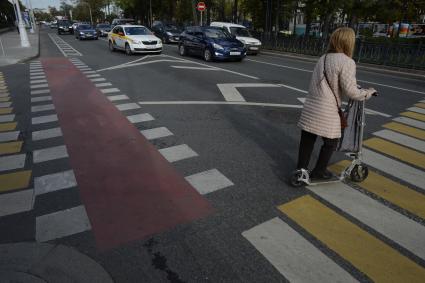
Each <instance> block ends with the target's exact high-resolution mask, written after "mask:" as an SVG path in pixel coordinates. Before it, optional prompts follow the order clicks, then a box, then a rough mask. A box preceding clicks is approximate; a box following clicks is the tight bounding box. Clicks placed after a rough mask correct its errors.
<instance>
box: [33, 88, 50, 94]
mask: <svg viewBox="0 0 425 283" xmlns="http://www.w3.org/2000/svg"><path fill="white" fill-rule="evenodd" d="M45 93H50V89H39V90H32V91H31V95H35V94H45Z"/></svg>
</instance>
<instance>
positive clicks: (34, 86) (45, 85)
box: [30, 84, 49, 89]
mask: <svg viewBox="0 0 425 283" xmlns="http://www.w3.org/2000/svg"><path fill="white" fill-rule="evenodd" d="M48 87H49V85H48V84H39V85H31V86H30V88H31V89H35V88H48Z"/></svg>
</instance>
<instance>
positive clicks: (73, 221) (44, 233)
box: [35, 205, 91, 242]
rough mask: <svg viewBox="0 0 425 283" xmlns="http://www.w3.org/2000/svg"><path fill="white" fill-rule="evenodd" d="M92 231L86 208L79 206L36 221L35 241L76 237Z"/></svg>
mask: <svg viewBox="0 0 425 283" xmlns="http://www.w3.org/2000/svg"><path fill="white" fill-rule="evenodd" d="M90 229H91V226H90V221H89V219H88V217H87V213H86V210H85V208H84V206H82V205H81V206H77V207H73V208H70V209H66V210H61V211H58V212H54V213H51V214H46V215H42V216H39V217H36V219H35V232H36V234H35V239H36V241H37V242H47V241H50V240H54V239H58V238H62V237H66V236H70V235H74V234H77V233H81V232H85V231H88V230H90Z"/></svg>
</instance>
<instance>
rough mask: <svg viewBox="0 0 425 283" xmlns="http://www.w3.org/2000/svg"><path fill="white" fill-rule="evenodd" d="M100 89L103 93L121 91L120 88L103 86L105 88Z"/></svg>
mask: <svg viewBox="0 0 425 283" xmlns="http://www.w3.org/2000/svg"><path fill="white" fill-rule="evenodd" d="M100 91H101V92H102V93H103V94H108V93H114V92H120V90H119V89H118V88H115V87H114V88H103V89H100Z"/></svg>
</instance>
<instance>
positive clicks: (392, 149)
mask: <svg viewBox="0 0 425 283" xmlns="http://www.w3.org/2000/svg"><path fill="white" fill-rule="evenodd" d="M363 144H364V145H365V146H367V147H369V148H371V149H374V150H376V151H380V152H382V153H384V154H386V155H389V156H393V157H395V158H397V159H399V160H402V161H404V162H407V163H410V164H412V165H415V166H418V167H421V168H424V169H425V154H423V153H420V152H418V151H415V150H412V149H409V148H406V147H404V146H401V145H398V144H395V143H392V142H389V141H386V140H383V139H380V138H371V139H368V140H366V141H364V142H363Z"/></svg>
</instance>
